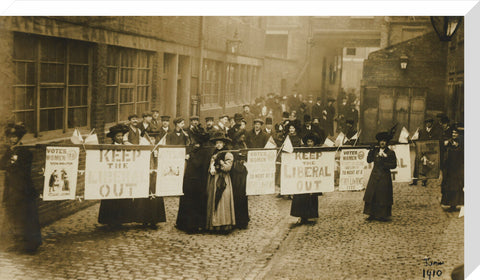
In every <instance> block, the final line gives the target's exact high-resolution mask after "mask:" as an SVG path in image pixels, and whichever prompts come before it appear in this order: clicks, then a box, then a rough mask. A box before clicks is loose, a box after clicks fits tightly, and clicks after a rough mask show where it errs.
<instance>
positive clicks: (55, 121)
mask: <svg viewBox="0 0 480 280" xmlns="http://www.w3.org/2000/svg"><path fill="white" fill-rule="evenodd" d="M62 122H63V109H51V110H41V111H40V131H47V130H55V129H62V127H63V125H62Z"/></svg>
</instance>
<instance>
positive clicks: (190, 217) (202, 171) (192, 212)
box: [177, 147, 213, 232]
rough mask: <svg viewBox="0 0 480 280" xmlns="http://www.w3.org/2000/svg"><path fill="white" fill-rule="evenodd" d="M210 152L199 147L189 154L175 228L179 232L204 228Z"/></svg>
mask: <svg viewBox="0 0 480 280" xmlns="http://www.w3.org/2000/svg"><path fill="white" fill-rule="evenodd" d="M212 152H213V148H212V147H200V148H195V149H193V150H192V152H191V153H190V158H189V159H188V161H187V164H186V166H185V175H184V177H183V196H181V197H180V204H179V207H178V215H177V228H178V229H180V230H184V231H187V232H191V231H196V230H199V229H201V228H205V222H206V217H207V179H208V167H209V163H210V155H211V154H212Z"/></svg>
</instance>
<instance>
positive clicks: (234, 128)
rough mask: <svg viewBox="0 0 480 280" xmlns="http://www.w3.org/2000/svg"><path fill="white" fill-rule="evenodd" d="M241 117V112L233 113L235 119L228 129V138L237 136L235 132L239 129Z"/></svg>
mask: <svg viewBox="0 0 480 280" xmlns="http://www.w3.org/2000/svg"><path fill="white" fill-rule="evenodd" d="M242 119H243V116H242V114H239V113H235V115H233V120H234V121H235V124H234V125H233V126H232V127H231V128H230V129H229V130H228V133H227V135H228V138H230V139H235V138H236V137H237V133H238V132H239V131H240V129H241V126H242Z"/></svg>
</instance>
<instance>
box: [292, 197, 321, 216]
mask: <svg viewBox="0 0 480 280" xmlns="http://www.w3.org/2000/svg"><path fill="white" fill-rule="evenodd" d="M290 216H293V217H300V218H304V219H310V218H318V196H317V194H310V193H305V194H295V195H294V196H293V199H292V206H291V208H290Z"/></svg>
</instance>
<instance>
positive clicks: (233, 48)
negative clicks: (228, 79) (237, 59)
mask: <svg viewBox="0 0 480 280" xmlns="http://www.w3.org/2000/svg"><path fill="white" fill-rule="evenodd" d="M241 44H242V40H240V39H238V31H235V34H233V39H227V53H230V54H237V53H238V51H239V49H240V45H241Z"/></svg>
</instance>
